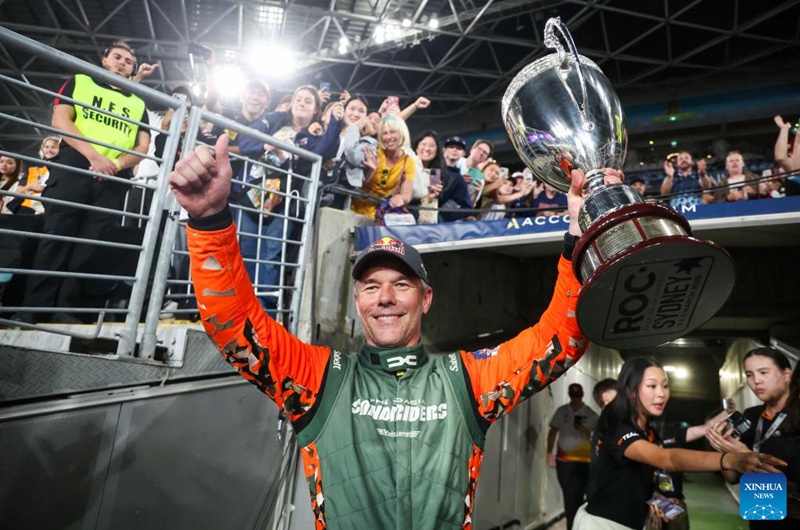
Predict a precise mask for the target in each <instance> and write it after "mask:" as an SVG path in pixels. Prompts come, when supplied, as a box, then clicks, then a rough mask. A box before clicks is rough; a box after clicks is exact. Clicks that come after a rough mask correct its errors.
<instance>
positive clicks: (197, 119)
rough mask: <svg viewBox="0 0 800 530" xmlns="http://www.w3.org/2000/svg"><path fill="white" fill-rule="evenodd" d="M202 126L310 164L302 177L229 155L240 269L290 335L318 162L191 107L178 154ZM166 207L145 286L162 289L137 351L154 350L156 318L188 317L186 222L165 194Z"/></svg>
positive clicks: (194, 139)
mask: <svg viewBox="0 0 800 530" xmlns="http://www.w3.org/2000/svg"><path fill="white" fill-rule="evenodd" d="M204 123H211V124H213V125H214V126H216V127H218V128H220V129H223V130H224V131H226V132H227V131H230V133H231V134H235V135H236V136H237V137H239V138H240V137H242V136H245V137H250V138H254V139H256V140H258V141H259V142H261V143H264V144H268V145H270V146H275V147H276V148H277V149H280V150H282V151H285V152H286V153H289V154H291V155H292V156H293V159H294V161H295V163H297V162H299V161H301V160H302V161H307V162H310V164H311V171H310V174H309V175H310V176H307V175H302V174H299V173H297V172H295V171H293V170H291V169H288V170H287V169H283V168H281V167H280V166H278V165H276V164H274V163H270V162H268V161H265V160H263V159H260V158H259V159H252V158H248V157H245V156H240V155H237V154H234V153H230V158H231V162H232V164H233V165H234V167H235V166H237V165H241V169H240V170H239V171H238V173H235V174H234V180H233V187H234V189H238V188H241V191H239V192H238V193H234V194H232V196H231V197H232V199H231V200H230V207H231V209H232V210H233V214H234V215H233V216H234V221H235V223H236V225H237V236H238V238H239V244H240V246H241V248H242V254H243V259H244V262H245V266H246V267H247V269H248V273H249V274H250V277H251V280H252V282H253V287H254V289H255V291H256V295H257V296H258V298H259V300H260V301H261V303H262V306H264V309H265V310H266V311H267V312H268V313H269V314H270V315H271V316H273V317H274V318H275V319H276V320H278V321H279V322H281V323H282V324H283V325H284V326H285V327H286V328H287V329H288V330H289V331H290V332H291V333H296V332H297V322H298V313H299V309H300V300H301V296H302V278H303V274H304V268H305V261H306V259H305V254H306V246H305V244H304V242H305V241H308V239H309V237H310V224H311V222H312V220H313V216H314V205H315V203H316V197H317V188H318V183H319V174H320V169H321V167H322V159H321V158H320V157H319V156H318V155H316V154H313V153H310V152H308V151H305V150H303V149H300V148H298V147H296V146H294V145H292V144H287V143H284V142H281V141H279V140H276V139H275V138H273V137H272V136H269V135H266V134H263V133H260V132H258V131H255V130H253V129H251V128H249V127H247V126H245V125H242V124H241V123H238V122H235V121H233V120H229V119H227V118H224V117H222V116H219V115H217V114H213V113H211V112H208V111H206V110H203V109H200V108H193V109H192V110H191V112H190V114H189V123H188V126H187V128H186V135H185V140H184V144H183V152H189V151H191V150H193V149H194V148H195V147H196V146H197V145H198V141H197V138H198V133H199V131H200V128H201V127H202V126H203V124H204ZM237 162H238V163H239V164H237ZM270 180H280V181H282V182H283V185H282V186H281V187H282V188H283V191H281V190H280V189H275V188H274V187H270V184H269V181H270ZM246 197H247V199H245V198H246ZM270 198H271V199H272V200H273V202H277V203H279V204H278V206H277V207H276V208H275V209H274V210H273V211H270V212H267V211H266V210H265V208H266V206H263V207H260V206H261V205H267V204H270V203H268V201H269V200H270ZM248 201H249V202H248ZM166 208H167V210H168V213H167V220H166V225H165V228H164V236H163V238H162V241H161V250H160V253H159V255H158V259H157V262H158V265H157V268H156V272H155V276H154V279H153V283H154V285H164V286H165V289H161V290H154V291H153V293H152V296H151V297H150V304H149V308H148V311H147V319H146V322H145V330H144V335H143V339H142V349H143V350H144V351H152V349H153V348H155V342H154V341H155V340H156V334H155V331H156V328H157V326H158V320H159V317H160V316H161V315H163V314H165V313H167V312H169V313H172V314H176V315H182V316H188V315H191V314H194V313H196V312H197V309H196V305H195V304H194V294H193V292H192V279H191V275H190V271H189V266H188V256H189V254H188V252H187V250H186V247H185V240H186V236H185V234H186V215H185V212H182V210H181V208H180V205H178V203H177V201H176V200H175V198H174V196H173V195H172V194H170V196H169V198H168V202H167V205H166ZM164 299H167V300H171V301H177V302H184V301H187V300H188V301H189V302H190V304H189V305H190V307H182V306H183V304H182V303H179V304H178V308H176V309H172V308H171V309H162V305H163V304H162V302H163V300H164Z"/></svg>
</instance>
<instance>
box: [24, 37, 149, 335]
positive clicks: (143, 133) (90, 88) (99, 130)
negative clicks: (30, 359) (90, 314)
mask: <svg viewBox="0 0 800 530" xmlns="http://www.w3.org/2000/svg"><path fill="white" fill-rule="evenodd" d="M102 65H103V68H105V69H106V70H108V71H109V72H114V73H115V74H118V75H120V76H121V77H124V78H126V79H128V78H130V77H131V76H132V75H133V74H134V73H135V70H136V54H135V53H134V51H133V49H131V48H130V47H129V46H128V45H127V44H126V43H124V42H122V41H116V42H114V44H112V45H111V46H110V47H109V48H107V49H106V50H105V52H104V54H103V61H102ZM59 94H60V95H61V96H64V97H69V98H71V99H72V100H75V102H73V101H67V100H65V99H62V98H61V97H59V98H56V100H55V105H54V109H53V121H52V124H53V127H55V128H57V129H60V130H62V131H65V132H68V133H72V134H74V135H77V136H79V137H84V138H86V139H87V140H81V139H79V138H72V137H70V136H64V142H65V144H66V145H64V146H63V147H62V149H61V152H60V153H59V156H58V157H57V158H56V159H55V161H56V162H58V163H59V164H63V165H66V166H70V167H73V168H76V169H83V170H87V169H88V170H90V171H93V172H95V173H100V174H103V175H110V176H117V177H122V178H131V177H132V176H133V174H132V171H131V169H132V168H133V166H135V165H136V164H137V163H138V162H139V161H140V160H141V157H139V156H136V155H133V154H128V153H123V152H122V151H119V150H117V149H114V148H109V147H103V146H101V145H96V144H94V143H91V142H90V141H92V140H93V141H102V142H104V143H107V144H111V145H114V146H117V147H120V148H124V149H129V150H132V151H136V152H137V153H146V152H147V148H148V146H149V144H150V131H149V129H146V128H142V127H140V126H138V125H136V124H134V123H131V122H128V121H125V120H123V119H121V118H120V117H119V116H123V117H125V118H130V119H133V120H137V121H139V122H142V123H145V124H148V123H149V122H148V119H147V112H146V108H145V103H144V101H143V100H142V99H141V98H140V97H138V96H136V95H135V94H131V93H130V92H127V91H125V90H122V89H120V88H118V87H115V86H112V85H108V84H105V83H101V82H97V81H95V80H94V79H92V78H91V77H89V76H87V75H84V74H77V75H75V76H74V77H72V78H70V79H69V80H68V81H67V82H66V83H65V84H64V86H63V87H61V90H60V91H59ZM77 102H86V103H87V104H88V105H92V106H93V107H98V108H101V109H103V110H105V111H108V112H109V114H105V113H102V112H98V111H97V110H94V109H92V108H88V107H84V106H82V105H80V104H79V103H77ZM126 189H127V186H125V185H124V184H121V183H119V182H113V181H110V180H108V179H103V178H102V177H97V176H95V177H92V176H89V175H84V174H80V173H77V172H73V171H69V170H66V169H63V168H57V167H53V168H51V170H50V177H49V179H48V181H47V188H46V189H45V191H44V193H43V196H44V197H47V198H51V199H58V200H61V201H67V202H69V203H73V204H82V205H90V206H98V207H102V208H109V209H114V210H121V209H122V205H123V200H124V197H125V192H126ZM118 222H119V217H118V216H116V215H112V214H109V213H103V212H96V211H89V210H83V209H77V208H74V207H72V206H69V205H64V204H54V203H52V202H46V203H45V222H44V230H43V232H44V234H47V235H55V236H67V237H79V238H86V239H101V240H102V239H104V236H105V234H106V232H107V231H108V229H109V227H111V226H112V225H113V224H115V223H118ZM97 248H98V247H96V246H94V245H86V244H73V243H67V242H64V241H58V240H52V239H42V240H41V241H40V242H39V247H38V250H37V252H36V257H35V258H34V261H33V269H35V270H49V271H64V270H67V271H81V270H82V269H85V267H86V265H87V264H88V263H89V261H90V260H91V259H92V255H93V252H94V251H95V250H96V249H97ZM80 297H81V283H79V281H78V280H74V279H66V280H64V281H62V280H61V279H60V278H57V277H51V276H42V275H32V276H30V277H28V281H27V285H26V290H25V301H24V303H23V305H24V306H26V307H75V306H78V305H79V299H80ZM13 318H15V319H16V320H19V321H22V322H28V323H33V322H34V321H37V320H38V321H41V320H43V319H42V318H41V315H32V314H31V313H17V314H16V315H15V316H14V317H13ZM51 321H54V322H65V323H77V322H79V321H78V320H77V319H76V318H75V317H74V316H72V315H69V314H66V313H56V314H55V315H53V318H52V320H51Z"/></svg>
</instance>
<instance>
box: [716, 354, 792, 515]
mask: <svg viewBox="0 0 800 530" xmlns="http://www.w3.org/2000/svg"><path fill="white" fill-rule="evenodd" d="M742 363H743V365H744V373H745V375H746V376H747V386H749V387H750V390H752V391H753V393H755V394H756V396H758V399H760V400H761V401H763V402H764V404H763V405H759V406H756V407H750V408H749V409H747V410H745V411H744V417H745V418H747V419H748V420H749V421H750V428H749V429H748V430H747V431H745V432H744V433H742V435H741V436H740V437H739V439H738V440H737V439H736V438H734V437H733V436H734V433H733V430H732V429H730V430H729V429H728V428H727V426H726V425H725V424H724V423H722V424H720V425H718V426H717V427H716V428H715V429H710V430H709V431H708V432H707V433H706V437H707V438H708V441H709V442H711V445H712V446H713V447H714V448H715V449H717V450H718V451H726V452H729V453H735V452H747V451H750V450H751V449H752V450H754V451H761V452H765V453H770V454H773V455H775V456H777V457H779V458H781V459H783V460H785V461H786V462H787V463H788V466H787V467H786V469H785V470H784V473H785V474H786V481H787V489H788V497H787V504H788V506H789V517H788V518H787V519H784V520H783V521H750V528H753V529H758V528H798V525H800V522H799V521H798V520H797V519H800V513H798V509H797V508H798V502H799V501H798V499H797V497H800V494H798V491H797V484H798V483H800V381H798V376H800V370H795V374H794V375H792V368H791V365H790V364H789V360H788V359H787V358H786V356H785V355H783V354H782V353H781V352H779V351H778V350H776V349H774V348H756V349H754V350H751V351H749V352H747V354H746V355H745V356H744V359H743V361H742ZM725 478H726V479H728V481H729V482H730V483H732V484H735V483H736V482H738V481H739V475H738V474H737V473H735V472H732V471H729V472H726V473H725ZM793 497H794V499H793Z"/></svg>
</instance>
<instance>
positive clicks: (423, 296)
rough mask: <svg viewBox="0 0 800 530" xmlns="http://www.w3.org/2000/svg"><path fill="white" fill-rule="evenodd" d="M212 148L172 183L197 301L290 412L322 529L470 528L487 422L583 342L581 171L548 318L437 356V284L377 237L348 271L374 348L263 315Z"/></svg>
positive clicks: (220, 146)
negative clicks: (322, 337)
mask: <svg viewBox="0 0 800 530" xmlns="http://www.w3.org/2000/svg"><path fill="white" fill-rule="evenodd" d="M216 153H217V157H216V160H215V159H214V157H212V155H211V153H210V151H209V150H208V149H206V148H205V147H203V146H200V147H198V148H197V149H196V150H195V151H194V152H193V153H189V155H188V156H187V157H186V158H185V159H184V160H182V161H181V162H179V163H178V164H177V165H176V167H175V171H173V173H172V174H170V177H169V182H170V187H171V189H172V190H173V192H174V193H175V195H176V197H177V199H178V202H180V204H181V206H183V207H184V208H185V209H186V210H187V211H188V212H189V214H190V216H191V217H190V220H189V229H188V233H187V239H188V246H189V251H190V255H191V262H192V277H193V279H194V284H195V292H196V293H197V300H198V307H199V308H200V313H201V315H202V319H203V324H204V326H205V329H206V331H207V332H208V333H209V335H210V336H211V338H212V339H213V340H214V342H215V343H216V344H217V346H218V347H219V348H220V351H221V352H222V355H223V357H224V358H225V360H226V361H227V362H229V363H230V364H231V365H232V366H233V367H235V368H236V370H238V371H239V373H240V374H241V375H242V377H244V378H245V379H247V380H248V381H250V382H251V383H253V384H254V385H255V386H256V387H257V388H258V389H259V390H260V391H262V392H264V393H265V394H266V395H267V396H268V397H269V398H271V399H272V400H274V401H275V403H276V404H277V405H278V406H279V407H280V408H281V409H282V410H283V413H284V414H285V415H286V417H288V418H289V419H290V420H291V422H292V424H293V426H294V429H295V432H296V434H297V438H298V442H299V445H300V452H301V456H302V460H303V467H304V470H305V474H306V477H307V478H308V483H309V487H310V493H311V503H312V509H313V511H314V516H315V520H316V528H317V529H323V528H329V529H332V530H333V529H346V530H352V529H357V530H362V529H363V530H366V529H370V530H372V529H376V530H381V529H398V530H399V529H403V530H409V529H414V530H423V529H431V530H433V529H456V528H468V529H469V528H472V509H473V501H474V494H475V488H476V486H477V480H478V471H479V469H480V465H481V459H482V456H483V448H484V444H485V436H486V431H487V430H488V428H489V426H490V425H491V424H492V423H493V422H494V421H495V420H497V419H498V418H499V417H501V416H503V415H504V414H506V413H508V412H509V411H510V410H512V409H513V408H514V407H515V406H516V405H517V404H518V403H519V402H520V401H522V400H524V399H526V398H528V397H530V396H531V395H532V394H533V393H535V392H538V391H539V390H541V389H542V388H544V387H545V386H546V385H547V384H549V383H550V382H551V381H553V380H555V379H556V378H557V377H558V376H560V375H561V374H563V373H564V372H565V370H566V369H567V368H569V367H570V366H572V365H573V364H575V362H577V361H578V359H579V358H580V357H581V355H582V354H583V353H584V351H585V349H586V346H587V341H586V340H584V338H583V335H582V334H581V332H580V329H579V328H578V325H577V323H576V321H575V305H576V303H577V300H578V292H579V290H580V284H579V283H578V281H577V280H576V279H575V277H574V275H573V273H572V266H571V262H570V259H571V253H572V246H573V244H574V240H575V239H576V236H577V235H579V234H580V230H579V228H578V225H577V222H576V221H574V219H576V218H577V210H578V207H579V206H580V203H581V201H582V197H581V195H580V185H581V184H582V183H583V175H582V174H580V173H579V172H575V173H574V174H573V187H572V190H571V191H570V213H571V214H572V219H573V221H571V223H570V230H569V233H568V234H567V235H566V236H565V251H564V254H563V256H562V257H561V258H560V260H559V263H558V271H559V274H558V280H557V282H556V287H555V294H554V295H553V299H552V301H551V303H550V306H549V307H548V309H547V310H546V311H545V312H544V314H543V315H542V317H541V320H540V321H539V323H537V324H536V325H534V326H533V327H530V328H528V329H526V330H524V331H523V332H521V333H520V334H519V335H518V336H517V337H515V338H513V339H511V340H509V341H508V342H505V343H503V344H500V345H499V346H497V347H495V348H493V349H484V350H479V351H474V352H467V351H458V352H454V353H451V354H449V355H444V356H436V357H429V356H428V355H426V353H425V350H424V348H423V346H422V344H421V342H420V327H421V320H422V315H423V314H424V313H426V312H427V311H428V309H429V308H430V306H431V302H432V301H433V291H432V289H431V287H430V286H429V285H428V281H427V272H426V271H425V268H424V266H423V264H422V259H421V258H420V255H419V253H418V252H417V250H416V249H414V248H413V247H411V246H410V245H405V244H404V243H403V242H402V241H398V240H395V239H393V238H382V239H380V240H378V241H376V242H375V243H373V244H372V245H370V247H369V248H367V249H366V250H365V251H364V252H362V254H361V255H360V256H359V257H358V259H357V260H356V264H355V267H354V269H353V276H354V279H355V291H354V296H355V301H356V306H357V310H358V314H359V317H360V319H361V322H362V324H363V326H364V332H365V337H366V344H365V345H364V347H363V348H362V349H361V351H360V352H358V353H357V354H348V353H342V352H338V351H335V350H332V349H330V348H327V347H323V346H312V345H309V344H305V343H303V342H301V341H300V340H299V339H297V338H296V337H294V336H292V335H291V334H289V333H288V332H287V331H286V330H285V329H284V328H283V327H282V326H281V325H280V324H278V323H277V322H275V321H274V320H272V319H271V318H269V317H268V316H267V315H266V314H265V313H264V311H263V310H262V309H261V306H260V305H259V303H258V300H257V299H256V297H255V295H254V293H253V288H252V285H251V284H250V281H249V279H248V276H247V273H246V272H245V269H244V265H243V263H242V258H241V256H240V252H239V247H238V244H237V242H236V237H235V226H234V224H233V220H232V216H231V213H230V210H229V209H228V206H227V204H226V199H227V195H228V192H229V190H230V179H231V169H230V163H229V161H228V154H227V153H228V152H227V137H226V136H222V137H221V138H220V140H219V142H218V143H217V146H216ZM618 178H619V175H613V176H611V177H609V181H613V180H614V179H618Z"/></svg>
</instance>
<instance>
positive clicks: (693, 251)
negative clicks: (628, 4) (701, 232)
mask: <svg viewBox="0 0 800 530" xmlns="http://www.w3.org/2000/svg"><path fill="white" fill-rule="evenodd" d="M556 30H558V32H559V33H560V34H561V37H563V40H564V41H565V42H566V44H567V46H568V48H569V49H568V50H565V48H564V47H563V46H562V44H561V41H560V40H559V38H558V35H557V34H556ZM544 44H545V46H547V47H548V48H552V49H555V50H556V53H552V54H550V55H547V56H545V57H542V58H541V59H538V60H536V61H534V62H533V63H531V64H529V65H527V66H526V67H525V68H523V69H522V71H520V72H519V73H518V74H517V75H516V77H514V79H513V80H512V81H511V84H510V85H509V86H508V89H506V93H505V95H504V96H503V103H502V112H503V122H504V123H505V126H506V130H507V131H508V135H509V136H510V137H511V142H512V143H513V145H514V148H515V149H516V150H517V153H518V154H519V156H520V157H521V158H522V161H523V162H525V164H526V165H527V166H528V167H529V168H530V169H531V171H533V174H534V175H535V176H536V177H537V178H539V179H540V180H542V181H544V182H547V183H548V184H550V185H551V186H554V187H555V188H558V189H560V190H561V191H565V192H566V191H568V190H569V188H570V181H571V176H570V175H571V171H572V170H573V169H580V170H582V171H583V172H584V173H585V175H586V181H585V183H584V186H583V193H584V195H585V196H586V199H585V201H584V203H583V205H582V206H581V209H580V214H579V217H578V223H579V225H580V227H581V230H582V231H583V235H582V236H581V238H580V239H579V240H578V242H577V244H576V246H575V251H574V254H573V269H574V271H575V275H576V277H577V278H578V280H579V281H580V282H581V284H582V285H583V287H582V289H581V297H580V299H579V302H578V307H577V313H576V318H577V319H578V324H579V325H580V327H581V330H582V331H583V333H584V335H585V336H586V337H587V338H588V339H589V340H591V341H592V342H594V343H596V344H599V345H601V346H607V347H611V348H618V349H631V348H647V347H651V346H657V345H659V344H663V343H665V342H668V341H670V340H673V339H676V338H678V337H681V336H683V335H685V334H687V333H689V332H690V331H692V330H694V329H695V328H697V327H698V326H700V325H702V324H703V323H705V322H706V321H707V320H709V319H710V318H711V317H712V316H714V314H715V313H716V312H717V311H718V310H719V309H720V307H722V304H724V303H725V301H726V300H727V299H728V296H729V295H730V292H731V290H732V288H733V282H734V277H735V272H734V266H733V260H732V259H731V257H730V255H729V254H728V253H727V252H726V251H725V249H723V248H722V247H720V246H719V245H716V244H714V243H711V242H708V241H703V240H700V239H697V238H695V237H692V235H691V234H692V232H691V228H690V227H689V223H688V222H687V221H686V219H685V218H684V217H683V216H681V215H680V214H678V213H677V212H676V211H675V210H673V209H672V208H669V207H666V206H662V205H659V204H646V203H645V202H644V200H643V199H642V197H641V196H640V195H639V193H638V192H637V191H636V190H634V189H633V188H631V187H629V186H626V185H623V184H609V185H607V184H605V182H604V176H605V174H604V168H612V169H619V168H621V167H622V164H623V162H624V160H625V150H626V147H627V140H628V138H627V132H626V130H625V122H624V118H623V113H622V106H621V105H620V102H619V99H618V98H617V95H616V94H615V92H614V90H613V88H612V87H611V83H610V82H609V81H608V79H606V77H605V76H604V75H603V72H602V71H601V70H600V68H599V67H598V66H597V65H596V64H595V63H594V62H592V61H591V60H589V59H587V58H586V57H583V56H581V55H578V53H577V50H576V49H575V44H574V42H573V40H572V36H571V35H570V34H569V32H568V31H567V29H566V27H565V26H564V25H563V24H562V23H561V20H560V19H559V18H551V19H550V20H548V21H547V25H546V26H545V32H544Z"/></svg>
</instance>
